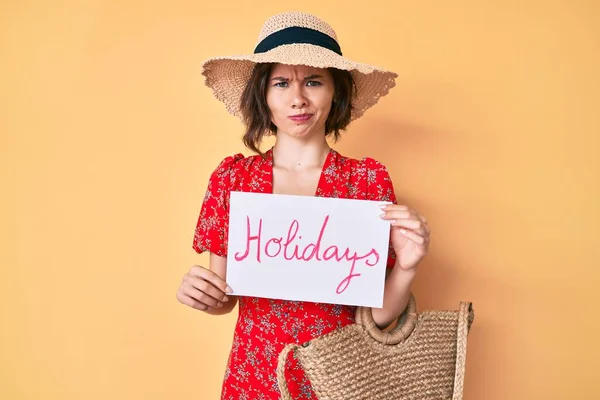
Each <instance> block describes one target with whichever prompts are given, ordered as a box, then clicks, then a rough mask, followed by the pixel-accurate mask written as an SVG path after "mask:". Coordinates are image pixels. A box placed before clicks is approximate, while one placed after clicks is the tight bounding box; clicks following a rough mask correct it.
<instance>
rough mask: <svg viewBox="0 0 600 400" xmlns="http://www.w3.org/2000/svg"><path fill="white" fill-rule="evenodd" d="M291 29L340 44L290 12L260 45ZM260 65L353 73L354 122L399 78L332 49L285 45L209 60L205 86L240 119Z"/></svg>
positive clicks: (319, 24)
mask: <svg viewBox="0 0 600 400" xmlns="http://www.w3.org/2000/svg"><path fill="white" fill-rule="evenodd" d="M292 26H299V27H304V28H311V29H315V30H318V31H320V32H323V33H325V34H327V35H329V36H331V37H332V38H334V39H336V41H337V36H336V34H335V32H334V31H333V29H332V28H331V27H330V26H329V25H328V24H327V23H326V22H324V21H322V20H320V19H319V18H317V17H315V16H313V15H310V14H306V13H299V12H291V13H283V14H278V15H275V16H273V17H271V18H269V19H268V20H267V21H266V22H265V24H264V25H263V27H262V29H261V31H260V34H259V36H258V41H257V44H258V43H260V41H262V39H264V38H265V37H266V36H268V35H270V34H272V33H274V32H277V31H279V30H282V29H285V28H288V27H292ZM257 63H279V64H288V65H307V66H311V67H315V68H337V69H341V70H346V71H350V73H351V74H352V76H353V78H354V81H355V83H356V99H355V101H354V103H353V111H352V114H351V119H352V120H355V119H357V118H359V117H361V116H362V115H363V114H364V112H365V111H366V110H367V109H369V108H371V107H372V106H374V105H375V104H376V103H377V102H378V101H379V99H380V98H381V97H383V96H385V95H387V94H388V93H389V91H390V89H391V88H393V87H394V86H395V79H396V78H397V77H398V75H397V74H396V73H394V72H391V71H387V70H385V69H381V68H377V67H375V66H372V65H368V64H362V63H358V62H354V61H351V60H349V59H347V58H345V57H343V56H340V55H338V54H337V53H335V52H333V51H331V50H329V49H325V48H323V47H320V46H315V45H312V44H306V43H298V44H287V45H282V46H279V47H276V48H274V49H272V50H270V51H267V52H265V53H260V54H246V55H234V56H224V57H213V58H210V59H208V60H206V61H205V62H204V63H203V65H202V75H204V77H205V84H206V86H208V87H209V88H211V89H212V91H213V95H214V96H215V97H216V98H217V99H218V100H219V101H221V102H223V104H225V107H226V109H227V111H228V112H229V113H231V114H233V115H235V116H237V117H239V118H240V119H241V118H242V113H241V111H240V101H241V98H242V94H243V92H244V89H245V87H246V84H247V82H248V80H249V79H250V76H251V74H252V69H253V68H254V66H255V65H256V64H257Z"/></svg>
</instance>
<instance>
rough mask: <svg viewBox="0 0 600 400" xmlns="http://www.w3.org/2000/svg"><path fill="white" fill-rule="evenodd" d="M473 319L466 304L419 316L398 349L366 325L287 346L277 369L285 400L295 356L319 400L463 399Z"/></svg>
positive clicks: (470, 310) (350, 326)
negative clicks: (289, 360)
mask: <svg viewBox="0 0 600 400" xmlns="http://www.w3.org/2000/svg"><path fill="white" fill-rule="evenodd" d="M473 317H474V314H473V309H472V305H471V303H466V302H465V303H461V305H460V309H459V311H428V312H424V313H421V314H419V315H418V318H416V324H415V326H414V330H412V332H411V333H410V334H409V335H408V337H407V338H406V339H405V340H403V341H401V342H400V343H397V344H394V345H390V344H384V343H382V341H381V340H377V339H375V338H374V335H372V334H370V333H369V332H368V329H367V328H366V327H365V326H364V325H363V324H362V323H356V324H352V325H349V326H346V327H344V328H342V329H339V330H336V331H334V332H332V333H330V334H328V335H325V336H322V337H320V338H317V339H315V340H313V341H311V342H309V343H307V344H304V345H297V344H291V345H288V346H287V347H286V348H284V350H283V351H282V353H281V354H280V357H279V365H278V370H277V375H278V384H279V388H280V391H281V394H282V399H284V400H291V399H292V397H291V396H290V394H289V391H288V389H287V383H286V382H285V375H284V369H285V362H286V358H287V356H288V355H289V353H290V352H294V355H295V357H297V358H298V359H299V361H300V363H301V365H302V367H303V368H304V370H305V373H306V375H307V377H308V378H309V380H310V382H311V384H312V387H313V389H314V391H315V394H316V395H317V397H318V398H319V400H334V399H335V400H367V399H368V400H384V399H385V400H390V399H394V400H421V399H423V400H424V399H427V400H432V399H445V400H447V399H452V400H461V399H462V392H463V381H464V373H465V357H466V343H467V342H466V340H467V334H468V332H469V329H470V326H471V323H472V322H473Z"/></svg>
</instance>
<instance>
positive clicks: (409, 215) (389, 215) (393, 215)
mask: <svg viewBox="0 0 600 400" xmlns="http://www.w3.org/2000/svg"><path fill="white" fill-rule="evenodd" d="M381 218H382V219H385V220H387V221H389V220H392V219H399V218H404V219H414V220H415V221H421V220H420V219H419V217H418V215H417V214H415V213H413V212H411V211H410V210H407V211H397V210H392V211H387V212H385V213H383V214H381Z"/></svg>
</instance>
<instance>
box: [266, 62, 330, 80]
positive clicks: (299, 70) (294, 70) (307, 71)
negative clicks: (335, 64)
mask: <svg viewBox="0 0 600 400" xmlns="http://www.w3.org/2000/svg"><path fill="white" fill-rule="evenodd" d="M270 75H271V76H290V77H293V76H298V77H305V76H310V75H321V76H324V77H328V76H330V73H329V71H328V70H327V69H325V68H315V67H309V66H308V65H287V64H275V65H274V66H273V68H271V74H270Z"/></svg>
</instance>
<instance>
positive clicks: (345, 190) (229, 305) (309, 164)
mask: <svg viewBox="0 0 600 400" xmlns="http://www.w3.org/2000/svg"><path fill="white" fill-rule="evenodd" d="M203 74H204V75H205V76H206V84H207V85H208V86H209V87H211V88H212V90H213V92H214V94H215V97H216V98H217V99H219V100H220V101H222V102H224V103H225V105H226V107H227V109H228V110H229V111H230V112H231V113H232V114H233V115H236V116H238V117H240V118H242V120H243V122H244V123H245V126H246V133H245V135H244V143H245V144H246V146H247V147H248V148H249V149H251V150H253V151H254V152H256V153H257V154H256V155H253V156H249V157H244V156H243V155H241V154H237V155H233V156H229V157H227V158H225V159H224V160H223V161H222V162H221V163H220V165H219V166H218V167H217V168H216V170H215V171H214V172H213V174H212V176H211V178H210V181H209V184H208V190H207V192H206V196H205V198H204V202H203V205H202V210H201V212H200V216H199V219H198V224H197V227H196V231H195V235H194V240H193V248H194V250H195V251H196V252H198V253H202V252H206V251H208V252H210V265H209V266H208V268H206V267H203V266H198V265H195V266H193V267H192V268H191V269H190V270H189V272H188V273H187V274H186V275H185V276H184V278H183V281H182V283H181V286H180V287H179V290H178V292H177V298H178V300H179V301H180V302H181V303H183V304H185V305H188V306H190V307H193V308H195V309H198V310H201V311H204V312H207V313H209V314H213V315H222V314H226V313H229V312H230V311H231V310H232V309H233V308H234V307H235V305H236V304H239V317H238V321H237V325H236V329H235V333H234V338H233V345H232V349H231V353H230V357H229V361H228V366H227V370H226V373H225V379H224V382H223V390H222V399H236V400H237V399H279V397H280V394H279V390H278V388H277V380H276V367H277V358H278V355H279V353H280V351H281V350H282V349H283V347H284V346H285V345H286V344H288V343H292V342H295V343H303V342H306V341H309V340H311V339H312V338H314V337H317V336H320V335H324V334H326V333H328V332H331V331H332V330H334V329H336V328H340V327H343V326H345V325H348V324H351V323H353V322H354V312H355V308H354V307H350V306H341V305H335V304H317V303H309V302H298V301H284V300H272V299H264V298H250V297H240V298H239V299H238V298H235V297H234V296H231V295H229V294H228V293H230V291H231V290H230V288H229V287H228V286H227V283H226V282H225V276H226V274H225V272H226V269H227V259H226V255H227V231H228V210H229V208H228V207H229V193H230V192H231V191H232V190H234V191H246V192H262V193H277V194H290V195H305V196H322V197H337V198H348V199H365V200H378V201H390V202H392V203H393V204H391V205H389V206H387V207H384V211H383V212H382V218H384V219H385V220H388V221H390V225H391V236H390V238H391V240H390V247H389V256H388V274H387V278H386V284H385V291H384V305H383V308H381V309H374V310H373V317H374V319H375V321H376V323H377V324H378V325H379V326H380V327H386V326H388V325H390V324H392V323H393V322H394V321H395V320H396V319H397V318H398V317H399V316H400V315H401V314H402V312H403V311H404V309H405V308H406V305H407V303H408V299H409V295H410V287H411V283H412V281H413V279H414V277H415V274H416V271H417V265H418V264H419V262H420V260H421V259H422V258H423V257H424V256H425V255H426V254H427V249H428V245H429V237H430V231H429V228H428V226H427V221H426V219H425V218H424V217H422V216H421V215H419V213H417V212H416V211H414V210H412V209H410V208H409V207H407V206H403V205H397V204H396V198H395V195H394V189H393V185H392V181H391V179H390V176H389V174H388V172H387V169H386V168H385V166H383V165H382V164H381V163H379V162H377V161H375V160H374V159H372V158H365V159H362V160H355V159H351V158H347V157H344V156H342V155H341V154H339V153H337V152H336V151H335V150H333V149H332V148H330V147H329V145H328V142H327V138H328V137H330V136H331V137H333V138H334V139H337V138H338V137H339V135H340V131H341V130H343V129H345V128H346V127H347V126H348V124H349V123H350V122H351V121H352V120H354V119H356V118H358V117H360V116H362V114H363V113H364V112H365V111H366V110H367V109H368V108H369V107H371V106H373V105H374V104H375V103H376V102H377V101H378V99H379V98H380V97H381V96H384V95H386V94H387V93H388V90H389V89H390V88H391V87H393V86H394V79H395V77H396V74H394V73H392V72H389V71H385V70H382V69H378V68H375V67H372V66H369V65H366V64H359V63H356V62H353V61H350V60H348V59H346V58H344V57H343V56H342V52H341V49H340V47H339V44H338V42H337V37H336V35H335V32H334V31H333V29H332V28H331V27H330V26H329V25H328V24H327V23H325V22H324V21H322V20H320V19H318V18H317V17H315V16H312V15H309V14H304V13H285V14H280V15H276V16H274V17H271V18H270V19H269V20H267V22H266V23H265V24H264V26H263V28H262V30H261V33H260V36H259V40H258V44H257V46H256V49H255V51H254V54H252V55H248V56H237V57H228V58H214V59H211V60H208V61H207V62H206V63H205V65H204V72H203ZM265 135H275V139H276V140H275V145H274V146H273V147H272V148H271V149H269V150H268V151H266V152H265V153H262V152H261V151H260V150H259V145H260V142H261V139H262V138H263V137H264V136H265ZM348 217H349V218H351V216H348ZM286 378H287V381H288V385H289V389H290V392H291V394H292V396H293V398H295V399H301V398H302V399H314V398H315V396H314V393H313V392H312V390H311V387H310V382H308V380H307V379H306V377H305V375H304V373H303V371H302V370H301V368H300V366H299V365H298V363H297V361H296V360H295V359H294V358H293V357H290V358H289V359H288V361H287V366H286Z"/></svg>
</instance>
